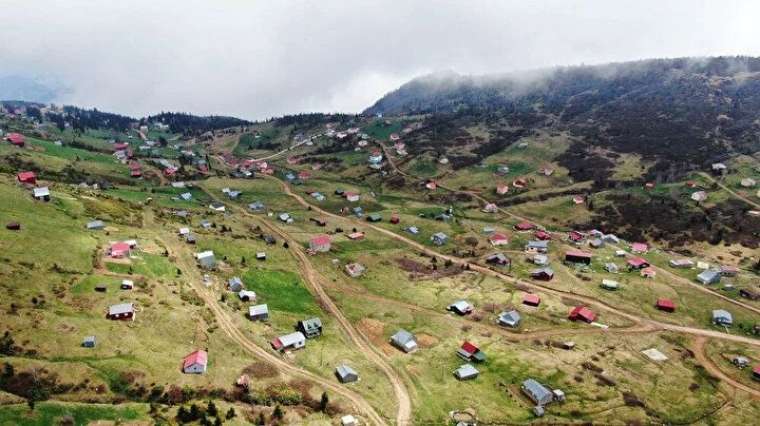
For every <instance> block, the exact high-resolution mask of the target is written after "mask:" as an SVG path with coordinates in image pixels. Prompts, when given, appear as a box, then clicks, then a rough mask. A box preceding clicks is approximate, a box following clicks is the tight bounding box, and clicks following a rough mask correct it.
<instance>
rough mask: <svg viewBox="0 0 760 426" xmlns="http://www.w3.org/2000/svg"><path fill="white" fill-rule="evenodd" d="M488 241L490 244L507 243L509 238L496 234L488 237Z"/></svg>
mask: <svg viewBox="0 0 760 426" xmlns="http://www.w3.org/2000/svg"><path fill="white" fill-rule="evenodd" d="M488 240H489V241H491V242H500V241H509V238H507V236H506V235H504V234H502V233H500V232H496V233H495V234H493V235H491V236H490V237H488Z"/></svg>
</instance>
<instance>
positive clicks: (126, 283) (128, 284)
mask: <svg viewBox="0 0 760 426" xmlns="http://www.w3.org/2000/svg"><path fill="white" fill-rule="evenodd" d="M121 285H126V286H129V287H134V286H135V282H134V281H132V280H121Z"/></svg>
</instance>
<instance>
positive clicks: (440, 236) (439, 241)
mask: <svg viewBox="0 0 760 426" xmlns="http://www.w3.org/2000/svg"><path fill="white" fill-rule="evenodd" d="M448 240H449V237H448V235H446V234H444V233H443V232H436V233H435V234H433V236H432V237H430V241H432V242H433V244H435V245H437V246H442V245H444V244H446V242H447V241H448Z"/></svg>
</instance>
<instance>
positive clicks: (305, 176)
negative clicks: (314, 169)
mask: <svg viewBox="0 0 760 426" xmlns="http://www.w3.org/2000/svg"><path fill="white" fill-rule="evenodd" d="M298 179H301V180H309V179H311V172H310V171H308V170H301V171H300V172H298Z"/></svg>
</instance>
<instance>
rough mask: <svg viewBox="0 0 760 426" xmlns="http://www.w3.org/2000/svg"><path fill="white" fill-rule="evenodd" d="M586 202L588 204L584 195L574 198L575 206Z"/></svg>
mask: <svg viewBox="0 0 760 426" xmlns="http://www.w3.org/2000/svg"><path fill="white" fill-rule="evenodd" d="M584 202H586V199H585V198H583V196H582V195H576V196H574V197H573V204H576V205H577V204H583V203H584Z"/></svg>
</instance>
